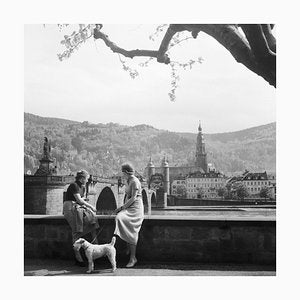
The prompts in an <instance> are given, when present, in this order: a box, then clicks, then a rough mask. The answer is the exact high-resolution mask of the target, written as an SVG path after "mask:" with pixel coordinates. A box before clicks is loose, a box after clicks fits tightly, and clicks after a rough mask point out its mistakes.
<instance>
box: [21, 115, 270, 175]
mask: <svg viewBox="0 0 300 300" xmlns="http://www.w3.org/2000/svg"><path fill="white" fill-rule="evenodd" d="M197 127H198V124H195V132H196V130H197ZM44 136H47V137H48V139H50V141H51V148H52V149H51V155H52V157H53V158H54V159H55V164H56V165H57V167H58V170H59V173H61V174H69V173H74V172H76V170H78V169H81V168H85V169H86V170H88V171H89V172H91V173H93V174H98V175H102V176H111V175H113V174H115V173H117V172H118V171H119V169H120V165H121V164H122V163H123V162H125V161H130V162H132V163H133V164H134V166H135V167H136V169H137V170H138V171H139V172H143V170H144V168H145V166H146V165H147V162H148V160H149V157H150V155H151V157H152V160H153V162H154V164H155V165H160V162H161V160H162V158H163V157H164V156H166V157H167V158H168V161H169V164H170V166H175V165H178V166H180V165H191V164H193V163H194V157H195V149H196V139H197V133H176V132H170V131H166V130H159V129H156V128H154V127H152V126H149V125H144V124H143V125H137V126H125V125H120V124H115V123H108V124H91V123H88V122H82V123H80V122H75V121H70V120H64V119H57V118H44V117H39V116H36V115H33V114H29V113H25V115H24V148H25V149H24V171H25V172H27V171H28V170H30V171H31V172H32V173H34V172H35V170H36V169H37V168H38V165H39V159H40V158H41V155H42V148H43V142H44ZM204 141H205V143H206V151H207V153H208V162H213V163H214V165H215V167H216V168H217V169H219V170H221V171H223V172H224V173H236V172H242V171H243V170H244V169H245V168H247V169H249V170H251V171H263V170H266V171H272V172H274V171H275V161H276V159H275V156H276V124H275V123H271V124H267V125H263V126H258V127H253V128H249V129H246V130H241V131H236V132H230V133H218V134H204Z"/></svg>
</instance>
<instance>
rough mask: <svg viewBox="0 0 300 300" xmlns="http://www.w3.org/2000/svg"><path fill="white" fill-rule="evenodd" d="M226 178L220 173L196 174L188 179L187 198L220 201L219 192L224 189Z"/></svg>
mask: <svg viewBox="0 0 300 300" xmlns="http://www.w3.org/2000/svg"><path fill="white" fill-rule="evenodd" d="M225 185H226V178H225V176H224V175H223V174H222V173H220V172H215V171H209V172H206V173H201V172H196V173H192V174H189V175H188V176H187V178H186V189H187V198H189V199H195V198H197V199H220V198H221V197H220V196H219V195H218V190H219V189H220V188H224V187H225Z"/></svg>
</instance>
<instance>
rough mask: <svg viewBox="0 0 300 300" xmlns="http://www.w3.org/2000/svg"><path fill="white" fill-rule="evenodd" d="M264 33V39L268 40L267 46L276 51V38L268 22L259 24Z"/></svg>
mask: <svg viewBox="0 0 300 300" xmlns="http://www.w3.org/2000/svg"><path fill="white" fill-rule="evenodd" d="M261 26H262V29H263V32H264V35H265V37H266V40H267V42H268V46H269V48H270V49H271V50H272V51H273V52H274V53H276V38H275V37H274V35H273V34H272V27H271V25H270V24H261Z"/></svg>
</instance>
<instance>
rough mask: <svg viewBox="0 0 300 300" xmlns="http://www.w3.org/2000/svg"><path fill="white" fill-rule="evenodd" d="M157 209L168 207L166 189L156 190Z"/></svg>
mask: <svg viewBox="0 0 300 300" xmlns="http://www.w3.org/2000/svg"><path fill="white" fill-rule="evenodd" d="M156 207H157V208H166V207H167V193H165V191H164V189H158V190H156Z"/></svg>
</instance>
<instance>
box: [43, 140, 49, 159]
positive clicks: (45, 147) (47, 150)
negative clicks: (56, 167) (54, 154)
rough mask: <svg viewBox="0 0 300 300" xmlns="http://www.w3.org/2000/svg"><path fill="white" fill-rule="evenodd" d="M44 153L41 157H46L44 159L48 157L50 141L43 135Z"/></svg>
mask: <svg viewBox="0 0 300 300" xmlns="http://www.w3.org/2000/svg"><path fill="white" fill-rule="evenodd" d="M44 140H45V141H44V148H43V150H44V155H43V158H46V159H50V151H51V146H50V141H48V138H47V137H44Z"/></svg>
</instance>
